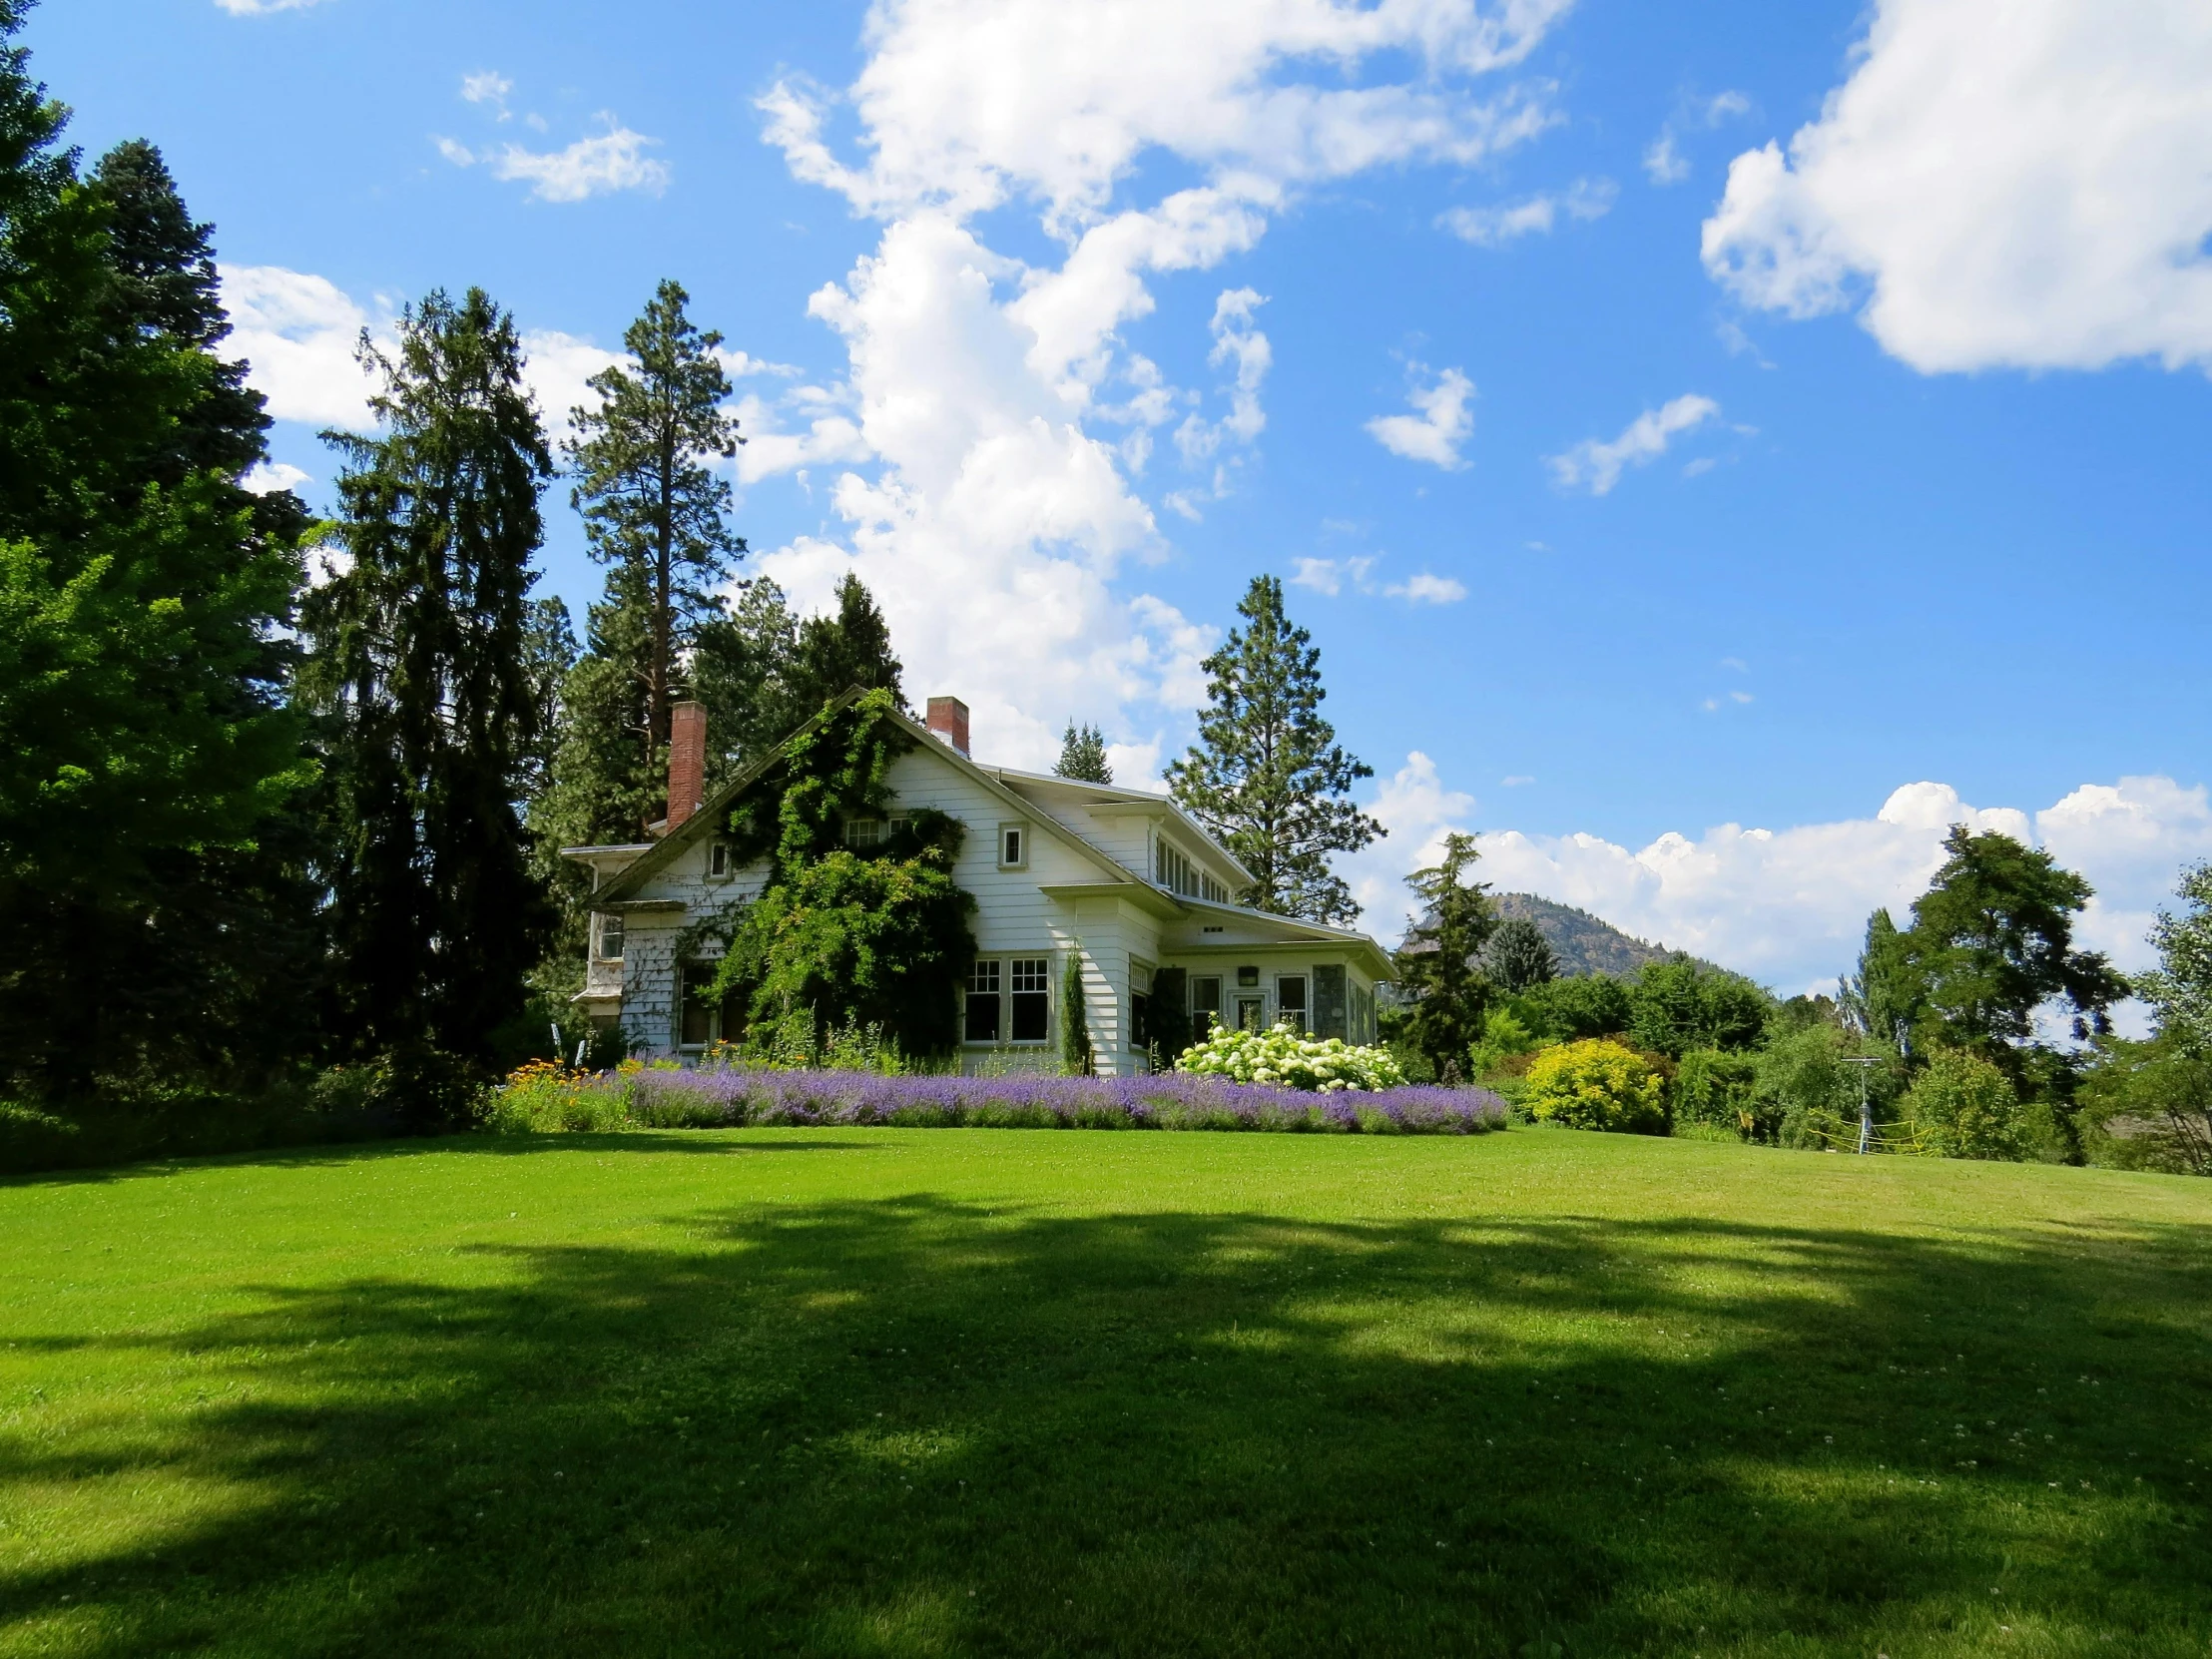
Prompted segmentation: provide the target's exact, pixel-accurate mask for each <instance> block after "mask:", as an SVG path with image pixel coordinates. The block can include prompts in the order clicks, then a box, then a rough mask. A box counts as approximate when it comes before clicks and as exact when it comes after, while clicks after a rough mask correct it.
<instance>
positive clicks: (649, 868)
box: [561, 686, 1178, 904]
mask: <svg viewBox="0 0 2212 1659" xmlns="http://www.w3.org/2000/svg"><path fill="white" fill-rule="evenodd" d="M864 695H865V693H864V691H863V689H862V688H861V687H859V686H854V687H852V688H851V689H850V690H848V691H846V692H845V693H844V694H843V695H842V696H840V697H838V698H837V699H836V700H835V701H834V702H831V703H830V704H828V705H826V706H825V707H824V709H823V711H822V713H821V714H818V715H816V716H815V717H814V719H813V720H810V721H808V722H807V724H806V725H804V726H802V727H800V728H799V729H798V730H797V731H795V732H793V733H792V735H791V736H790V737H788V738H786V739H785V740H784V741H783V742H782V743H780V744H778V745H777V746H776V747H775V748H774V749H771V750H770V751H768V753H767V754H765V755H763V756H762V757H761V758H760V759H759V760H757V761H755V762H754V763H753V764H752V765H751V766H749V767H747V768H746V769H745V770H744V771H743V772H741V773H739V774H738V776H737V777H735V778H733V779H731V780H730V782H729V783H727V784H725V785H723V786H722V788H721V789H719V790H717V791H715V792H714V794H712V795H710V796H709V797H708V798H707V799H706V800H705V801H704V802H702V803H701V804H700V807H699V811H697V812H696V813H694V814H692V816H691V817H690V818H688V819H686V820H685V821H684V822H683V823H682V824H680V825H678V826H677V827H676V828H675V829H674V830H670V831H669V832H668V833H667V834H666V835H664V836H662V837H661V839H660V840H659V841H658V842H656V843H655V845H654V847H653V849H652V851H650V852H648V853H646V854H645V856H643V857H642V858H639V859H638V860H637V861H636V862H635V863H633V864H631V865H630V866H629V867H628V868H627V869H625V870H623V872H622V873H621V874H620V875H617V876H616V877H615V878H614V879H613V880H612V881H610V882H608V883H607V885H606V886H604V887H602V888H600V889H599V890H598V891H597V892H596V893H594V894H593V895H592V896H593V898H594V900H595V901H597V902H601V903H607V904H618V903H620V902H622V901H623V900H624V899H626V898H628V897H630V895H631V894H633V893H635V892H636V891H637V890H638V889H639V888H640V887H642V886H644V885H645V883H646V882H648V881H650V880H652V879H653V877H654V876H656V875H658V874H659V873H660V872H661V871H662V870H664V869H666V868H668V866H669V865H670V864H672V863H674V862H675V861H676V857H677V854H678V853H680V852H681V851H682V850H683V849H684V848H685V847H687V846H690V845H692V844H694V843H695V842H697V841H700V840H704V839H709V838H711V837H712V836H713V835H714V833H715V827H716V826H717V825H719V824H721V823H722V821H723V819H724V817H725V816H726V815H727V814H728V813H729V811H730V809H731V808H732V807H733V806H735V805H736V804H737V801H738V799H739V797H741V796H743V795H744V794H745V792H746V791H747V790H749V789H751V788H752V787H753V786H754V785H755V784H757V783H759V782H760V781H761V779H762V778H764V777H765V776H767V774H768V772H769V770H770V769H771V768H772V767H774V766H775V764H776V763H777V762H778V761H780V760H782V759H783V757H784V752H785V751H786V750H788V749H789V748H790V747H791V746H792V744H793V743H794V742H796V741H797V740H798V738H799V737H800V736H801V734H803V733H805V732H807V731H809V730H811V729H812V728H813V727H815V726H816V725H818V724H820V723H821V722H822V721H824V720H826V719H828V718H829V717H830V715H833V714H835V713H837V712H838V711H840V710H842V709H845V708H848V707H850V705H851V704H852V703H853V702H854V701H855V700H856V699H858V698H860V697H862V696H864ZM890 718H891V720H892V721H893V722H895V723H896V724H897V725H898V727H899V728H900V729H901V730H902V731H904V732H905V733H906V735H907V736H908V737H910V738H912V739H913V740H914V741H915V743H916V744H917V745H922V746H926V749H927V751H928V752H929V753H931V754H934V755H936V756H937V757H938V758H939V759H941V760H943V761H945V762H946V763H947V764H949V765H950V766H952V767H953V768H954V769H955V770H956V771H958V772H960V773H961V774H963V775H964V776H965V777H966V778H967V779H968V780H969V782H971V783H974V784H977V785H979V786H981V787H982V789H983V790H984V791H985V792H986V793H987V794H989V795H991V796H992V797H994V798H995V799H997V800H998V801H999V802H1000V803H1002V804H1003V805H1005V806H1006V807H1008V808H1010V809H1011V810H1012V811H1013V812H1014V813H1015V814H1017V815H1019V816H1020V817H1021V818H1022V819H1024V820H1034V819H1035V818H1036V814H1035V811H1034V809H1033V808H1032V807H1031V805H1030V804H1029V803H1028V802H1026V801H1024V800H1022V799H1021V797H1020V796H1018V795H1016V794H1014V792H1013V791H1012V790H1010V789H1008V788H1007V787H1006V786H1005V785H1004V784H1003V783H1001V782H1000V781H999V780H998V778H997V777H996V776H995V775H994V773H993V771H992V769H991V768H988V767H980V766H977V765H976V764H975V763H974V762H973V761H971V760H969V759H968V758H967V757H966V756H965V755H962V754H961V753H960V752H959V751H958V750H956V749H953V748H951V747H950V746H949V745H946V744H942V743H939V742H938V741H937V740H936V739H935V738H933V737H931V736H930V735H929V733H928V732H927V731H926V730H924V729H923V728H922V727H920V726H918V725H916V724H915V723H914V721H913V720H912V718H911V717H909V716H907V715H904V714H901V713H900V712H899V711H898V710H896V709H893V710H892V711H891V712H890ZM1041 823H1042V828H1044V829H1045V830H1047V831H1048V832H1051V833H1054V834H1056V835H1057V836H1058V837H1059V838H1060V839H1061V840H1062V841H1064V842H1066V843H1067V845H1068V846H1070V847H1071V848H1073V849H1074V850H1075V851H1076V852H1078V853H1080V854H1081V855H1082V856H1083V857H1085V858H1087V859H1088V860H1090V862H1092V863H1093V864H1096V865H1097V866H1098V869H1099V873H1100V874H1102V875H1104V876H1105V877H1106V879H1107V881H1108V882H1110V883H1115V884H1119V883H1124V882H1126V883H1129V884H1131V885H1133V886H1136V887H1140V888H1142V889H1143V890H1144V891H1146V892H1148V893H1156V894H1159V896H1161V897H1163V898H1166V899H1168V900H1169V902H1170V903H1176V902H1178V901H1177V900H1176V899H1175V898H1174V896H1173V895H1172V894H1169V893H1165V892H1162V891H1161V889H1160V888H1158V887H1156V886H1154V885H1153V884H1152V883H1151V882H1150V881H1147V880H1145V879H1144V878H1143V877H1142V876H1140V875H1138V874H1136V873H1135V872H1134V871H1132V870H1131V869H1129V868H1128V866H1127V865H1125V864H1123V863H1122V862H1121V861H1120V860H1119V859H1117V858H1115V857H1113V856H1112V855H1111V854H1109V853H1107V852H1105V851H1103V850H1102V849H1101V848H1099V847H1097V846H1094V845H1092V844H1091V843H1090V842H1089V841H1088V840H1086V839H1084V838H1083V837H1082V836H1081V835H1078V834H1076V833H1075V832H1074V831H1072V830H1069V829H1068V827H1067V826H1066V825H1064V824H1060V823H1058V822H1056V821H1054V820H1053V819H1051V818H1049V817H1048V818H1046V819H1044V820H1042V821H1041ZM591 850H593V849H592V848H588V847H573V848H572V847H563V848H562V849H561V851H562V855H563V856H565V857H577V858H578V859H579V861H582V859H581V857H580V856H579V855H580V854H582V853H585V852H588V851H591Z"/></svg>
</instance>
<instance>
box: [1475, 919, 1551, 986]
mask: <svg viewBox="0 0 2212 1659" xmlns="http://www.w3.org/2000/svg"><path fill="white" fill-rule="evenodd" d="M1483 960H1484V962H1485V964H1486V966H1487V968H1488V970H1489V975H1490V977H1491V978H1492V979H1494V980H1495V981H1496V982H1497V986H1498V988H1499V989H1500V990H1502V991H1504V992H1505V993H1506V994H1507V995H1508V996H1517V995H1518V994H1520V992H1522V991H1525V990H1527V989H1528V988H1529V987H1531V986H1533V985H1548V984H1549V983H1551V981H1552V980H1554V979H1556V978H1558V977H1559V955H1558V952H1556V951H1555V950H1553V949H1552V948H1551V941H1550V940H1549V939H1547V938H1545V937H1544V930H1543V929H1542V928H1541V927H1538V926H1537V925H1536V924H1535V923H1534V922H1533V921H1531V920H1529V919H1528V917H1526V916H1507V917H1506V918H1505V919H1504V920H1503V921H1501V922H1499V923H1498V924H1497V931H1496V932H1495V933H1493V934H1491V935H1490V943H1489V947H1488V949H1487V950H1485V951H1484V953H1483Z"/></svg>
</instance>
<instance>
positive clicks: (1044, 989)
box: [960, 950, 1055, 1049]
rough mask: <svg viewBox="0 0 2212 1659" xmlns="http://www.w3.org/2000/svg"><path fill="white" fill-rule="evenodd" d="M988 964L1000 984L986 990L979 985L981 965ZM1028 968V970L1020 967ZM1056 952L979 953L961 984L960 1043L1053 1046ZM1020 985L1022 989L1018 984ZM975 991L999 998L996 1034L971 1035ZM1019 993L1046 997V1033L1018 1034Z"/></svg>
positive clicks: (993, 981)
mask: <svg viewBox="0 0 2212 1659" xmlns="http://www.w3.org/2000/svg"><path fill="white" fill-rule="evenodd" d="M985 967H988V968H990V969H992V970H993V971H992V972H991V974H990V975H989V978H990V982H991V984H992V985H993V986H995V987H996V988H995V989H993V990H988V991H982V990H978V989H977V988H976V977H977V969H980V968H985ZM1022 968H1026V969H1027V970H1028V971H1027V972H1026V973H1017V969H1022ZM1053 979H1054V975H1053V972H1052V954H1051V952H1050V951H1044V950H1033V951H1012V950H1007V951H997V950H985V951H978V952H977V953H976V957H975V960H974V961H973V962H972V963H970V964H969V966H968V976H967V979H966V980H965V981H964V982H963V983H962V984H961V986H960V1046H961V1047H963V1048H1024V1049H1039V1048H1049V1047H1050V1046H1051V1045H1052V1015H1053V1013H1054V1008H1053V1000H1054V995H1055V990H1054V984H1053ZM1017 986H1018V987H1019V988H1018V989H1017V988H1016V987H1017ZM971 995H976V996H996V997H997V998H998V1035H997V1036H995V1037H970V1036H969V1035H968V1034H967V999H968V997H969V996H971ZM1016 996H1042V997H1043V998H1044V1035H1043V1036H1041V1037H1020V1038H1017V1037H1015V1035H1014V998H1015V997H1016Z"/></svg>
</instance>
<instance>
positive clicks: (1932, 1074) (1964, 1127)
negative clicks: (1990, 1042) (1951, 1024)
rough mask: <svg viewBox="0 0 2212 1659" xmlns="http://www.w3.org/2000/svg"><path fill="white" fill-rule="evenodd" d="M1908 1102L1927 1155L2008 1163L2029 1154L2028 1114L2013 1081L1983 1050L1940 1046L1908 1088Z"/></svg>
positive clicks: (1908, 1114) (1907, 1116)
mask: <svg viewBox="0 0 2212 1659" xmlns="http://www.w3.org/2000/svg"><path fill="white" fill-rule="evenodd" d="M1904 1105H1905V1119H1906V1122H1907V1123H1908V1124H1909V1125H1910V1126H1911V1127H1912V1129H1913V1132H1914V1134H1915V1137H1916V1138H1917V1139H1918V1141H1919V1143H1920V1149H1921V1150H1922V1151H1923V1152H1925V1153H1928V1154H1931V1155H1933V1156H1936V1157H1940V1158H1992V1159H2000V1160H2004V1161H2007V1162H2017V1161H2018V1160H2019V1159H2020V1158H2022V1157H2023V1156H2025V1154H2026V1145H2025V1141H2024V1134H2023V1131H2024V1128H2025V1125H2024V1124H2023V1123H2022V1121H2021V1120H2022V1118H2023V1116H2024V1114H2023V1113H2022V1111H2021V1109H2020V1098H2019V1096H2018V1095H2017V1094H2016V1093H2014V1092H2013V1088H2012V1082H2011V1079H2010V1078H2008V1077H2006V1076H2005V1075H2004V1073H2003V1072H2001V1071H1999V1070H1997V1068H1996V1067H1995V1066H1993V1065H1991V1064H1990V1063H1989V1062H1988V1061H1986V1060H1984V1059H1983V1058H1982V1057H1981V1056H1980V1055H1978V1054H1970V1053H1968V1052H1967V1051H1966V1050H1964V1049H1960V1048H1941V1049H1937V1050H1936V1053H1935V1054H1934V1056H1932V1057H1931V1058H1930V1060H1929V1062H1928V1066H1927V1069H1926V1070H1924V1071H1923V1072H1922V1073H1921V1075H1920V1077H1919V1078H1918V1079H1917V1080H1916V1081H1915V1082H1914V1084H1913V1086H1912V1087H1911V1088H1910V1089H1908V1090H1907V1091H1906V1093H1905V1102H1904Z"/></svg>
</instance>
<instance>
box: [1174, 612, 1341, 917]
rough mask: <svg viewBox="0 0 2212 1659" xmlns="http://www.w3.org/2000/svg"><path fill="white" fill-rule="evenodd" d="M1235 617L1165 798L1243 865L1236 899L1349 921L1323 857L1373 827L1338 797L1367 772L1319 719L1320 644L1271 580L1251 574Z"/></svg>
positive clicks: (1209, 669)
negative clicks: (1237, 621) (1244, 884)
mask: <svg viewBox="0 0 2212 1659" xmlns="http://www.w3.org/2000/svg"><path fill="white" fill-rule="evenodd" d="M1237 611H1238V614H1239V615H1240V616H1242V617H1243V618H1244V619H1245V626H1244V627H1243V628H1241V629H1232V630H1231V631H1230V634H1229V639H1228V643H1226V644H1225V645H1223V646H1222V648H1221V649H1220V650H1219V651H1217V652H1215V653H1214V654H1213V655H1212V656H1211V657H1209V658H1207V659H1206V665H1205V666H1206V674H1207V684H1206V695H1207V700H1208V707H1207V708H1205V709H1203V710H1201V711H1200V713H1199V717H1198V732H1199V742H1198V744H1197V745H1196V746H1194V747H1193V748H1192V749H1191V751H1190V753H1189V754H1188V755H1187V756H1185V757H1184V759H1182V760H1180V761H1177V762H1174V763H1173V764H1171V765H1170V766H1169V767H1168V769H1167V778H1168V783H1169V786H1170V789H1171V792H1172V793H1173V795H1174V797H1175V799H1176V800H1177V801H1178V802H1179V803H1181V804H1182V805H1183V806H1184V807H1186V808H1188V809H1189V810H1190V812H1191V813H1192V815H1193V816H1195V817H1196V818H1197V819H1198V820H1199V821H1200V822H1201V823H1203V824H1204V825H1205V826H1206V827H1207V828H1208V829H1210V830H1213V831H1214V833H1215V834H1216V835H1217V836H1219V837H1220V839H1221V841H1222V843H1223V844H1224V845H1225V846H1227V847H1228V848H1229V850H1230V851H1231V852H1233V853H1235V854H1236V855H1237V857H1238V858H1239V860H1241V861H1242V862H1243V864H1244V866H1245V867H1246V868H1247V869H1249V870H1251V871H1252V873H1253V883H1252V886H1251V888H1250V889H1249V890H1248V891H1246V892H1245V893H1243V894H1242V895H1240V896H1241V898H1242V901H1243V902H1245V903H1248V904H1251V905H1253V906H1255V907H1257V908H1259V909H1262V910H1269V911H1273V912H1274V913H1276V914H1278V915H1291V916H1306V917H1309V918H1311V919H1313V920H1316V921H1330V922H1350V921H1352V920H1353V919H1354V918H1355V917H1357V916H1358V915H1359V913H1360V907H1359V905H1358V904H1356V903H1354V902H1353V898H1352V889H1351V888H1350V887H1349V886H1348V885H1346V883H1345V881H1344V879H1343V877H1341V876H1339V875H1338V874H1336V873H1335V872H1334V871H1333V870H1331V869H1330V867H1329V855H1330V854H1331V853H1332V852H1356V851H1358V850H1359V849H1360V848H1361V847H1363V846H1366V845H1367V844H1368V843H1369V842H1371V841H1373V840H1374V839H1375V838H1376V837H1377V836H1379V835H1381V834H1383V833H1384V830H1383V827H1382V826H1381V825H1380V824H1378V823H1376V821H1375V820H1374V819H1372V818H1370V817H1369V816H1368V815H1367V814H1365V813H1363V812H1361V811H1360V809H1359V808H1358V807H1357V806H1355V805H1354V804H1353V803H1352V802H1350V801H1348V800H1346V799H1344V798H1345V797H1346V796H1347V795H1349V794H1350V793H1351V790H1352V786H1353V784H1354V783H1355V782H1356V781H1358V780H1359V779H1362V778H1372V777H1374V776H1375V771H1374V769H1373V768H1372V767H1367V766H1363V765H1362V764H1361V763H1360V762H1359V761H1356V760H1354V759H1353V758H1352V757H1351V756H1350V755H1348V754H1346V753H1345V751H1344V750H1343V749H1342V748H1340V747H1338V744H1337V734H1336V730H1335V729H1334V728H1333V727H1332V726H1331V725H1330V724H1329V722H1328V721H1326V720H1324V719H1323V718H1322V714H1321V704H1322V699H1323V698H1324V697H1325V696H1326V695H1327V693H1325V692H1324V691H1323V690H1322V684H1321V652H1320V651H1319V650H1318V649H1317V648H1316V647H1315V646H1314V644H1313V640H1312V636H1311V635H1309V634H1308V633H1307V632H1306V630H1305V629H1303V628H1298V627H1294V626H1293V625H1292V624H1291V621H1290V619H1289V618H1288V617H1286V616H1285V615H1284V614H1283V584H1282V582H1281V581H1280V580H1278V579H1277V578H1275V577H1273V576H1256V577H1254V578H1253V581H1252V586H1251V588H1250V589H1249V590H1248V591H1247V592H1246V594H1245V597H1244V600H1243V602H1242V603H1240V604H1239V605H1238V607H1237Z"/></svg>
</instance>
